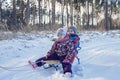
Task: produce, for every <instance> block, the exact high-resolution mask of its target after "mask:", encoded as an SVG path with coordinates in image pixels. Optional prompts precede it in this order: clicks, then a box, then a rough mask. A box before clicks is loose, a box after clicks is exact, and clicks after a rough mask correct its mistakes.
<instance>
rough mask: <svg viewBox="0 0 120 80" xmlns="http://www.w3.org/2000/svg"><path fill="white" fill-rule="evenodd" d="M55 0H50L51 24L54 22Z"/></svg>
mask: <svg viewBox="0 0 120 80" xmlns="http://www.w3.org/2000/svg"><path fill="white" fill-rule="evenodd" d="M55 2H56V0H52V25H54V24H55Z"/></svg>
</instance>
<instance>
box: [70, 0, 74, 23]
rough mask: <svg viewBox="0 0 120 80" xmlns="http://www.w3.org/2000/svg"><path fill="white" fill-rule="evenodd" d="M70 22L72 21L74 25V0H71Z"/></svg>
mask: <svg viewBox="0 0 120 80" xmlns="http://www.w3.org/2000/svg"><path fill="white" fill-rule="evenodd" d="M70 13H71V14H70V16H71V17H70V23H71V25H73V2H72V0H71V2H70Z"/></svg>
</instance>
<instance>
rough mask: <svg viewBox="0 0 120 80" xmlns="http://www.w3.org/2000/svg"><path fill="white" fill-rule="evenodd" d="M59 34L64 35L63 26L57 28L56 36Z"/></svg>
mask: <svg viewBox="0 0 120 80" xmlns="http://www.w3.org/2000/svg"><path fill="white" fill-rule="evenodd" d="M59 35H63V36H65V35H66V31H65V30H64V28H59V29H58V30H57V36H59Z"/></svg>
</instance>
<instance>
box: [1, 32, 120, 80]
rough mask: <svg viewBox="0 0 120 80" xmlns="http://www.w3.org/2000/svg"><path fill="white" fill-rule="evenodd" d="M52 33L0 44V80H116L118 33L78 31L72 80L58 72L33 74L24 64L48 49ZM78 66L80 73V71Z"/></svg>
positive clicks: (119, 59) (118, 71)
mask: <svg viewBox="0 0 120 80" xmlns="http://www.w3.org/2000/svg"><path fill="white" fill-rule="evenodd" d="M54 34H55V33H50V32H49V33H46V32H41V33H29V34H25V33H19V35H18V36H17V37H15V38H13V39H10V40H2V41H0V45H1V46H0V72H1V73H0V80H120V77H119V74H120V31H119V30H117V31H109V32H97V31H83V32H82V31H81V32H80V33H79V36H80V38H81V47H82V49H81V50H80V51H79V54H78V57H80V62H81V64H80V65H79V64H78V63H77V60H75V62H74V63H73V68H72V69H73V73H74V76H73V77H72V78H68V77H63V74H62V73H61V72H60V71H55V70H54V69H42V68H38V69H36V70H33V69H32V68H31V67H30V66H29V65H28V63H27V62H28V60H33V61H35V60H36V59H38V58H40V57H42V56H44V55H45V54H46V53H47V51H48V50H49V49H50V48H51V45H52V43H53V41H52V38H53V37H55V35H54ZM81 66H82V70H80V69H81Z"/></svg>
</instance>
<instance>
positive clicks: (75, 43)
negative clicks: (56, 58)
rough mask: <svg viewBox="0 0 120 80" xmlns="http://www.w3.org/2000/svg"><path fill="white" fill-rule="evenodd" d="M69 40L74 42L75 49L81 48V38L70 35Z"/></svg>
mask: <svg viewBox="0 0 120 80" xmlns="http://www.w3.org/2000/svg"><path fill="white" fill-rule="evenodd" d="M69 39H70V40H71V41H72V42H73V44H74V48H75V49H77V48H79V47H80V42H79V40H80V38H79V36H78V35H77V34H70V35H69Z"/></svg>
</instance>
